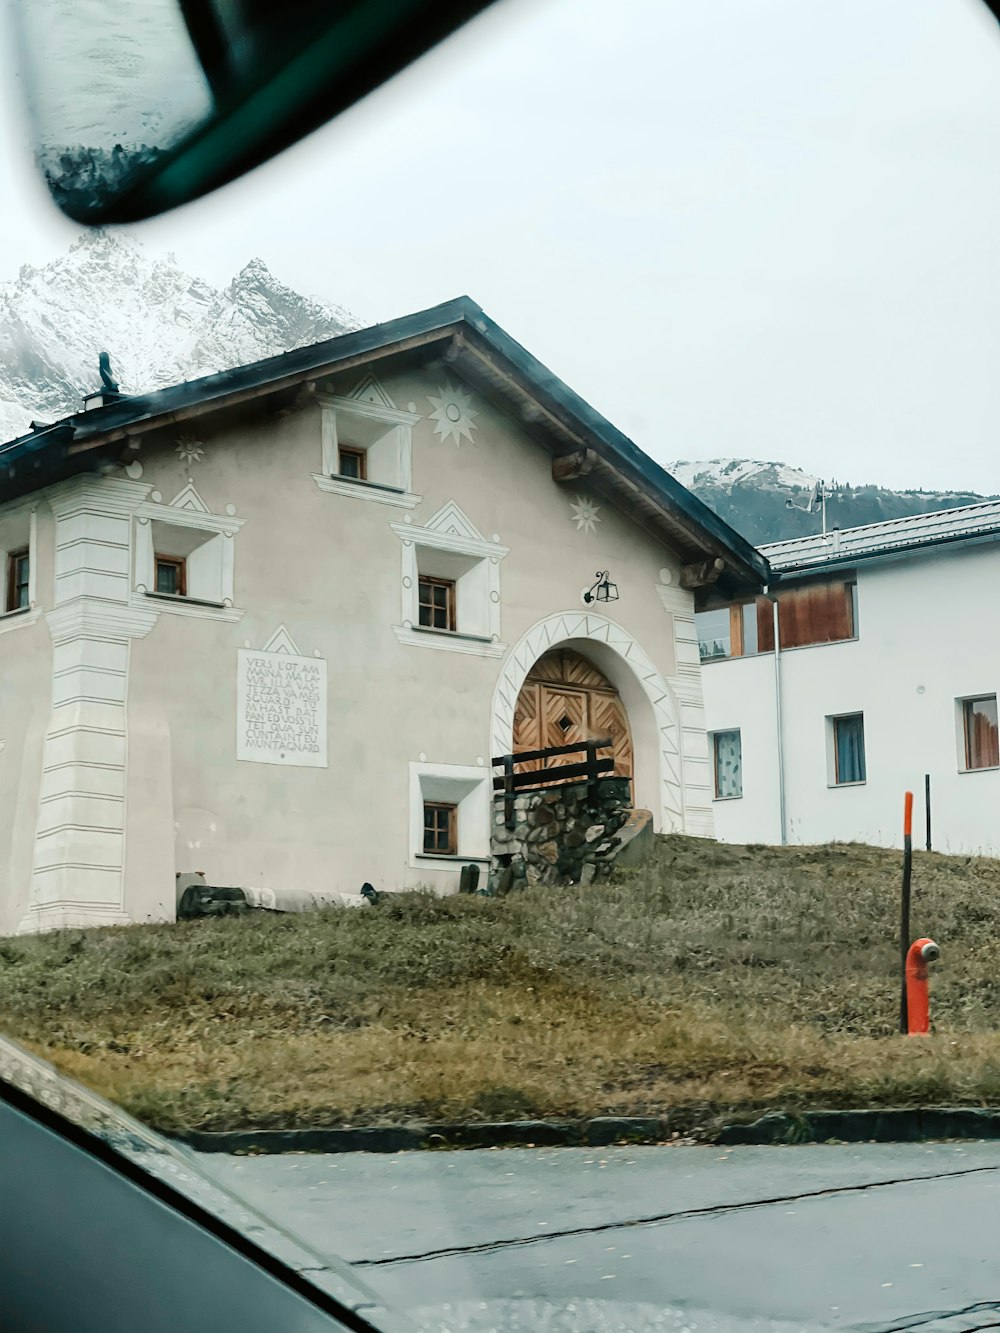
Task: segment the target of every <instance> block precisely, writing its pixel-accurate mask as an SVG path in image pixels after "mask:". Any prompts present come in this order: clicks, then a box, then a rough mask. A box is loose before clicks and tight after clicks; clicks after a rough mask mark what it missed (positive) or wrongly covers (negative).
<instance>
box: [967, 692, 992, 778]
mask: <svg viewBox="0 0 1000 1333" xmlns="http://www.w3.org/2000/svg"><path fill="white" fill-rule="evenodd" d="M962 723H963V727H964V730H965V767H966V768H967V769H974V768H998V767H1000V733H998V730H997V697H996V695H995V694H982V695H980V696H979V697H978V698H977V699H963V700H962Z"/></svg>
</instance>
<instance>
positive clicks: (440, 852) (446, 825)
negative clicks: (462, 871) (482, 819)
mask: <svg viewBox="0 0 1000 1333" xmlns="http://www.w3.org/2000/svg"><path fill="white" fill-rule="evenodd" d="M423 845H424V851H425V852H426V853H427V854H428V855H430V856H455V855H457V853H458V806H457V805H452V804H449V803H446V802H444V801H425V802H424V844H423Z"/></svg>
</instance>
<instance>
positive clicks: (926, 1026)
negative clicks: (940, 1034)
mask: <svg viewBox="0 0 1000 1333" xmlns="http://www.w3.org/2000/svg"><path fill="white" fill-rule="evenodd" d="M940 957H941V950H940V949H939V948H938V946H937V945H936V944H935V943H934V941H933V940H931V939H928V938H927V937H926V936H924V938H923V939H922V940H914V941H913V943H912V944H911V945H910V947H909V949H908V951H907V954H906V1030H907V1033H908V1035H909V1036H911V1037H926V1036H927V1034H928V1032H930V1030H931V1016H930V1001H929V998H928V990H927V964H928V963H933V962H934V960H935V959H936V958H940Z"/></svg>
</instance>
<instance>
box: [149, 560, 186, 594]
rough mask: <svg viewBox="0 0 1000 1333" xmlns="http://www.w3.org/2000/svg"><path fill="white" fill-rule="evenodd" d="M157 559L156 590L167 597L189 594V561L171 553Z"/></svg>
mask: <svg viewBox="0 0 1000 1333" xmlns="http://www.w3.org/2000/svg"><path fill="white" fill-rule="evenodd" d="M155 559H156V591H157V592H158V593H161V594H163V595H165V596H167V597H186V596H187V561H186V560H178V559H174V558H173V557H172V556H169V555H158V556H156V557H155Z"/></svg>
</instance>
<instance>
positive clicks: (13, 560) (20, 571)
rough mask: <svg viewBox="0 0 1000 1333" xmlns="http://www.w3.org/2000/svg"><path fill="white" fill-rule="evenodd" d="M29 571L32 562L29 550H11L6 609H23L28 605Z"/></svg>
mask: <svg viewBox="0 0 1000 1333" xmlns="http://www.w3.org/2000/svg"><path fill="white" fill-rule="evenodd" d="M29 572H30V564H29V556H28V552H27V550H23V551H11V553H10V554H9V555H8V557H7V592H6V597H5V601H4V610H5V611H23V610H24V609H25V608H26V607H27V605H28V575H29Z"/></svg>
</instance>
